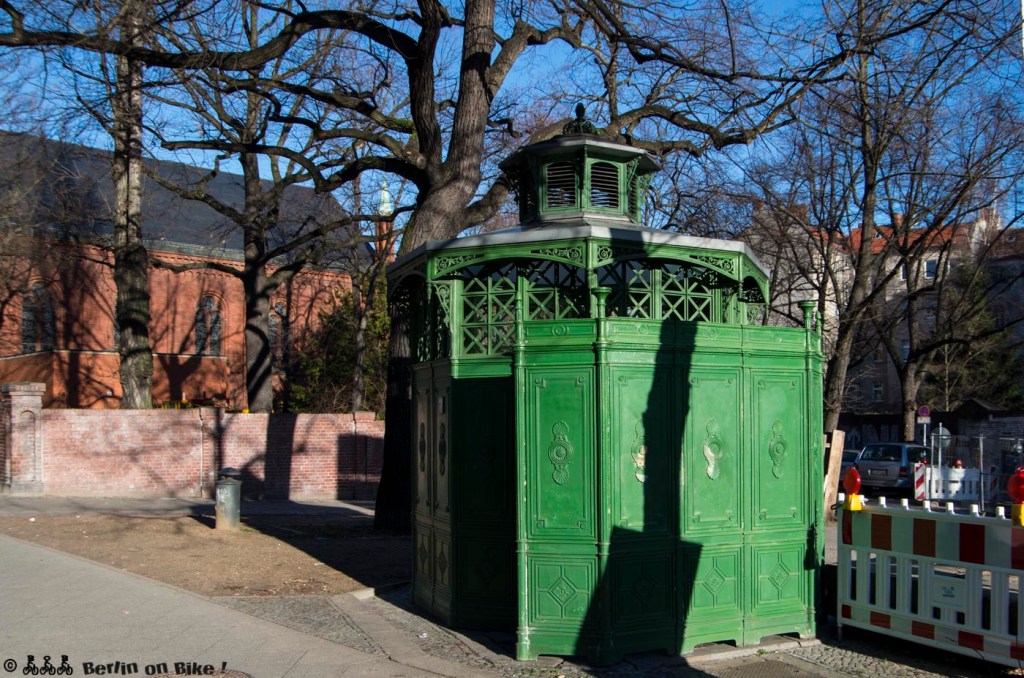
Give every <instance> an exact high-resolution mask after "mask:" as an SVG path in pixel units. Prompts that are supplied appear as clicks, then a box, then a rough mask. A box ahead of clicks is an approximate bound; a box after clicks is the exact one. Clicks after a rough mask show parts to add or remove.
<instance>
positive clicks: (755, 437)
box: [389, 116, 822, 663]
mask: <svg viewBox="0 0 1024 678" xmlns="http://www.w3.org/2000/svg"><path fill="white" fill-rule="evenodd" d="M596 132H597V130H595V129H594V128H593V126H592V125H591V124H590V123H588V122H586V121H585V120H583V119H582V116H580V117H579V118H578V119H577V120H576V121H575V122H573V123H570V124H569V125H567V127H566V129H565V130H564V133H563V134H562V135H560V136H557V137H555V138H553V139H550V140H548V141H543V142H540V143H536V144H532V145H530V146H526V147H524V148H522V149H520V150H519V151H517V152H516V153H515V154H514V155H513V156H512V157H510V158H509V159H508V160H506V161H505V162H504V163H503V164H502V169H503V170H504V171H505V172H506V174H507V175H508V176H509V177H510V178H511V180H512V181H513V182H514V187H515V192H516V195H517V199H518V203H519V209H520V220H521V224H520V225H519V226H517V227H515V228H511V229H508V230H504V231H498V232H493V233H487V234H483V235H476V236H471V237H464V238H459V239H455V240H450V241H445V242H430V243H428V244H426V245H425V246H423V247H421V248H420V249H418V250H416V251H414V252H412V253H410V254H409V255H408V256H406V257H403V258H402V259H401V260H399V261H398V262H396V263H395V264H393V265H392V267H391V269H390V270H389V279H390V289H391V303H395V304H401V305H404V306H405V307H407V311H408V314H409V318H410V322H411V332H410V334H411V337H412V341H413V354H414V355H413V360H414V365H413V384H414V387H413V422H412V426H413V438H414V441H413V449H412V455H413V469H414V474H415V478H414V498H413V512H414V514H413V536H414V542H413V551H414V553H413V559H414V569H413V572H414V574H413V598H414V602H415V604H416V605H417V606H419V607H420V608H422V609H424V610H426V611H429V612H430V613H432V614H434V615H436V616H437V617H438V618H440V619H441V620H442V621H443V622H444V623H446V624H449V625H452V626H456V627H462V628H477V629H491V630H507V631H511V630H513V629H515V631H516V634H517V646H516V656H517V657H518V658H519V659H531V658H535V657H537V656H538V655H539V654H556V655H577V656H581V657H585V658H587V659H589V660H591V661H594V662H597V663H610V662H613V661H616V660H618V659H619V658H621V657H622V656H623V655H624V654H627V653H631V652H638V651H648V650H658V649H664V650H666V651H668V652H670V653H679V652H688V651H690V650H692V649H693V648H694V646H696V645H698V644H700V643H706V642H712V641H730V640H731V641H735V642H736V643H738V644H751V643H756V642H758V641H759V640H760V639H761V638H762V637H763V636H765V635H769V634H778V633H796V634H800V635H801V636H808V635H812V634H813V633H814V617H815V609H814V600H815V587H816V574H817V570H818V565H819V562H820V554H821V541H820V534H821V529H820V528H821V520H822V506H821V503H822V461H821V460H822V422H821V365H822V355H821V350H820V344H821V341H820V333H819V330H818V328H820V325H821V322H820V318H816V317H815V316H816V313H815V312H814V304H813V303H811V304H806V305H805V306H804V317H805V322H804V325H805V327H803V328H798V329H794V328H781V327H769V326H764V325H763V324H762V321H763V318H764V316H765V313H766V308H765V299H766V292H767V289H766V287H767V276H766V274H765V271H764V269H763V267H762V266H761V265H760V264H759V262H758V261H757V260H756V258H755V257H754V256H753V254H752V253H751V252H750V250H749V249H748V248H747V247H746V246H745V245H743V244H741V243H738V242H728V241H721V240H711V239H704V238H693V237H686V236H681V235H678V234H673V233H669V232H665V231H659V230H654V229H649V228H645V227H643V226H641V225H640V224H639V214H640V207H641V204H642V202H643V200H642V196H643V193H644V191H645V190H646V187H647V184H648V181H649V178H650V174H651V173H652V172H654V171H656V170H657V165H656V163H655V162H654V161H653V159H652V158H651V157H650V156H648V155H647V154H646V153H645V152H644V151H642V150H640V149H637V148H635V147H632V146H628V145H625V144H622V143H617V142H613V141H611V140H608V139H606V138H603V137H601V136H599V135H598V134H597V133H596Z"/></svg>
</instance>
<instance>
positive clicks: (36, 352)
mask: <svg viewBox="0 0 1024 678" xmlns="http://www.w3.org/2000/svg"><path fill="white" fill-rule="evenodd" d="M5 158H6V167H7V169H4V170H2V172H0V194H2V196H3V197H2V198H0V200H2V201H0V227H2V228H3V229H5V231H6V232H5V233H4V235H3V239H2V241H0V268H2V269H3V271H2V277H3V279H4V282H3V290H2V291H3V299H0V383H7V382H15V381H17V382H23V381H24V382H40V383H44V384H46V392H45V394H44V397H43V404H44V406H45V407H49V406H58V407H83V408H106V409H109V408H116V407H118V402H119V396H120V383H119V378H118V354H117V348H116V341H117V338H116V330H115V324H114V300H115V289H114V282H113V276H112V268H111V264H112V259H111V256H110V253H109V252H108V251H107V250H106V249H105V248H104V247H103V246H102V245H103V242H104V239H105V238H108V237H109V233H110V231H111V227H110V219H109V213H110V210H109V205H110V204H111V197H112V196H113V190H112V186H111V183H110V178H109V175H110V172H109V166H110V164H109V163H110V160H109V155H108V154H107V153H105V152H103V151H97V150H95V149H89V148H85V147H82V146H77V145H71V144H60V143H57V142H51V141H44V140H40V139H38V138H35V137H24V136H15V135H2V136H0V162H4V159H5ZM148 164H149V167H148V169H149V170H150V171H154V172H157V173H159V174H160V175H161V176H163V177H167V178H170V179H172V180H174V181H176V182H178V183H179V184H188V183H190V182H191V183H195V182H198V181H200V180H201V179H205V182H206V183H205V186H206V190H207V191H208V192H209V193H211V194H213V195H215V196H216V197H217V199H219V200H221V201H223V202H225V203H228V204H241V199H242V193H241V190H242V189H241V186H242V184H241V177H239V176H236V175H232V174H229V173H226V172H219V173H216V175H214V176H212V177H211V175H210V174H209V173H208V170H199V169H196V168H192V167H188V166H186V165H180V164H177V163H169V162H163V161H152V162H150V163H148ZM285 195H286V198H285V201H284V204H282V208H281V220H280V222H281V224H282V230H284V229H288V228H291V229H292V230H291V231H289V232H290V233H292V234H293V233H294V232H295V229H296V228H301V226H302V224H305V223H313V222H314V221H315V220H316V219H317V218H323V217H325V216H329V215H330V214H331V213H334V214H337V213H338V212H339V211H340V207H339V206H338V205H337V203H336V202H335V201H334V200H333V199H325V198H323V197H321V196H316V195H315V194H314V193H313V192H312V191H311V190H310V189H306V188H302V187H291V188H289V189H287V190H286V193H285ZM142 230H143V235H144V237H145V238H146V246H147V248H148V250H149V253H150V258H151V259H159V260H161V261H164V262H167V263H170V264H178V265H180V264H189V263H195V262H200V261H219V262H221V263H223V264H227V265H231V266H237V267H239V268H241V261H242V252H241V235H240V233H239V232H238V230H237V228H232V226H231V224H229V223H227V222H226V221H225V219H224V218H223V217H221V216H220V214H218V213H217V212H216V211H214V210H213V209H211V208H210V207H208V206H207V205H205V204H203V203H201V202H198V201H194V200H185V199H183V198H180V197H179V196H177V195H176V194H174V193H172V192H171V191H168V190H166V189H164V188H162V187H160V186H159V185H158V184H156V183H155V182H153V181H149V180H147V182H146V184H145V187H144V190H143V224H142ZM350 287H351V278H350V277H349V275H348V274H347V273H345V272H344V270H343V269H342V268H339V267H334V268H324V269H318V270H306V271H303V272H301V273H300V274H298V275H297V276H296V277H295V278H294V279H293V280H292V281H291V283H290V284H288V285H284V286H282V287H280V288H279V289H278V290H277V292H276V294H275V295H274V297H273V300H272V304H271V308H272V311H271V318H270V333H271V337H270V341H271V344H272V350H273V351H274V355H275V358H276V361H277V364H279V365H280V366H282V368H283V365H284V364H285V363H286V359H287V354H288V352H289V351H290V350H292V349H293V348H294V347H293V345H292V344H293V343H294V341H293V338H301V337H303V336H306V335H308V333H309V331H310V330H311V329H312V328H314V327H315V326H316V324H317V321H318V318H319V316H320V313H321V312H322V311H325V310H328V309H330V308H331V307H332V306H333V305H334V304H335V303H337V300H338V294H339V292H342V291H344V290H347V289H349V288H350ZM150 294H151V305H150V307H151V315H152V320H151V322H150V339H151V343H152V350H153V367H154V371H153V397H154V401H155V402H157V403H160V402H169V401H171V402H173V401H180V400H181V399H182V398H187V399H189V400H199V399H201V400H204V401H207V402H210V401H212V402H215V403H217V404H222V405H224V406H227V407H230V408H238V409H241V408H244V407H246V396H245V384H244V378H243V375H244V371H245V343H244V338H243V328H244V308H245V305H244V299H243V294H242V285H241V282H240V281H239V280H238V279H237V278H235V277H233V276H231V275H229V274H226V273H222V272H217V271H213V270H208V269H201V270H191V271H185V272H180V273H175V272H172V271H170V270H168V269H166V268H156V267H154V266H152V265H151V266H150ZM281 377H282V373H279V374H278V376H277V377H276V378H277V379H278V380H280V379H281Z"/></svg>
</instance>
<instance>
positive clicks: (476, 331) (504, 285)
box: [462, 263, 517, 355]
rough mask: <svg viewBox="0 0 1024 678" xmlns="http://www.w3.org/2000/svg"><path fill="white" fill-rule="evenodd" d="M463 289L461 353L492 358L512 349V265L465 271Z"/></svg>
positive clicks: (513, 307)
mask: <svg viewBox="0 0 1024 678" xmlns="http://www.w3.org/2000/svg"><path fill="white" fill-rule="evenodd" d="M466 273H467V277H466V278H465V279H464V282H463V288H462V350H463V352H464V353H466V354H469V355H494V354H496V353H501V352H503V351H506V350H511V348H512V342H513V340H514V338H515V318H516V278H517V271H516V267H515V265H514V264H511V263H509V264H505V265H504V266H502V267H500V268H496V269H495V268H482V267H472V268H470V269H467V270H466Z"/></svg>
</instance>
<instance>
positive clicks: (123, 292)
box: [111, 15, 153, 409]
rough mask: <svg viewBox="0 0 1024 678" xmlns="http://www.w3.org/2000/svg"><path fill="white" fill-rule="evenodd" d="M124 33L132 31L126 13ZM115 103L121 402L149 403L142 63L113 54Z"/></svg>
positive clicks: (150, 355) (124, 404) (125, 404)
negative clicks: (142, 218) (142, 212)
mask: <svg viewBox="0 0 1024 678" xmlns="http://www.w3.org/2000/svg"><path fill="white" fill-rule="evenodd" d="M122 30H123V31H124V34H125V38H126V39H129V40H130V39H134V38H135V36H136V23H135V21H134V19H133V18H132V17H131V16H130V15H129V17H128V18H126V19H125V21H124V24H123V28H122ZM116 70H117V76H116V83H115V87H114V94H113V98H112V101H111V104H112V108H113V114H114V115H113V118H114V120H113V136H114V159H113V164H112V169H111V175H112V179H113V182H114V191H115V200H116V205H115V209H114V285H115V287H116V289H117V301H116V306H115V322H116V324H117V330H118V342H117V350H118V355H119V357H120V360H121V363H120V368H119V371H120V378H121V394H122V395H121V407H122V408H126V409H148V408H150V407H152V406H153V394H152V376H153V353H152V350H151V348H150V344H149V313H150V311H149V257H148V254H147V253H146V248H145V247H144V246H143V244H142V225H141V204H142V64H141V63H139V62H137V61H133V60H130V59H126V58H123V57H118V58H117V67H116Z"/></svg>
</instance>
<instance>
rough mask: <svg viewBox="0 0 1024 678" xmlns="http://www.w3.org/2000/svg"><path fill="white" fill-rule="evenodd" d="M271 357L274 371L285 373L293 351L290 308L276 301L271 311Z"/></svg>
mask: <svg viewBox="0 0 1024 678" xmlns="http://www.w3.org/2000/svg"><path fill="white" fill-rule="evenodd" d="M268 324H269V327H268V329H269V331H270V351H271V353H270V355H271V361H272V362H273V365H274V371H276V372H284V371H285V367H287V365H288V355H289V351H290V349H291V328H290V327H289V325H288V306H287V305H285V303H284V302H283V301H276V302H274V305H273V306H272V307H271V309H270V320H269V323H268Z"/></svg>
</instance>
